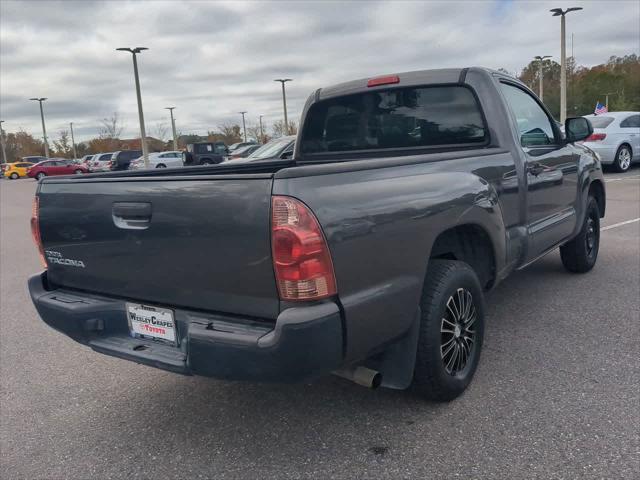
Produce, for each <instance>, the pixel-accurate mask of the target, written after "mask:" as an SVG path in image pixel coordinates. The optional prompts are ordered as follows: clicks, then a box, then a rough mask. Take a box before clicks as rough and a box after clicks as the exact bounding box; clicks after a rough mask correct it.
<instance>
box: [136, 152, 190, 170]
mask: <svg viewBox="0 0 640 480" xmlns="http://www.w3.org/2000/svg"><path fill="white" fill-rule="evenodd" d="M171 167H182V152H180V151H177V150H175V151H171V152H156V153H150V154H149V168H171ZM129 169H130V170H143V169H144V157H140V158H136V159H135V160H132V161H131V164H130V165H129Z"/></svg>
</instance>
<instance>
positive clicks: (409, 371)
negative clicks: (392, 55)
mask: <svg viewBox="0 0 640 480" xmlns="http://www.w3.org/2000/svg"><path fill="white" fill-rule="evenodd" d="M300 124H301V125H302V128H301V130H300V132H299V134H298V137H297V139H296V143H295V152H294V155H293V158H292V159H287V160H281V159H276V160H273V161H267V162H255V163H243V164H233V163H231V164H222V165H211V166H194V167H191V168H188V169H185V168H182V169H177V168H176V169H171V168H169V169H162V170H160V171H159V170H151V171H135V172H130V171H125V172H109V173H103V174H92V175H83V176H81V177H67V178H45V179H43V180H41V181H40V183H39V185H38V188H37V192H36V197H35V201H34V206H33V216H32V220H31V225H32V232H33V237H34V239H35V243H36V244H37V247H38V250H39V253H40V256H41V258H42V263H43V265H44V268H45V270H44V271H43V272H42V273H41V274H38V275H35V276H33V277H32V278H30V279H29V291H30V293H31V298H32V300H33V303H34V304H35V307H36V308H37V310H38V313H39V314H40V316H41V317H42V319H43V320H44V322H46V323H47V324H48V325H50V326H51V327H53V328H54V329H56V330H58V331H60V332H62V333H64V334H65V335H67V336H69V337H71V338H72V339H74V340H76V341H78V342H80V343H82V344H84V345H87V346H88V347H90V348H92V349H93V350H95V351H96V352H100V353H103V354H107V355H112V356H115V357H120V358H122V359H126V360H131V361H134V362H138V363H141V364H145V365H149V366H153V367H157V368H160V369H164V370H169V371H172V372H176V373H180V374H187V375H191V374H195V375H203V376H210V377H216V378H222V379H230V380H246V381H256V382H301V381H307V380H309V379H313V378H316V377H318V376H322V375H326V374H332V373H333V374H337V375H340V376H342V377H345V378H348V379H350V380H352V381H354V382H356V383H359V384H363V385H368V386H372V387H375V386H378V385H382V386H385V387H390V388H395V389H407V388H409V387H411V389H413V390H414V391H416V392H418V393H420V394H422V395H424V396H425V397H427V398H429V399H432V400H436V401H449V400H451V399H453V398H455V397H457V396H458V395H460V394H461V393H462V392H463V391H464V390H465V388H466V387H467V386H468V385H469V383H470V381H471V379H472V377H473V375H474V372H475V370H476V367H477V366H478V362H479V359H480V351H481V348H482V341H483V334H484V327H485V321H486V318H485V311H486V310H485V304H484V296H485V292H487V291H488V290H490V289H492V288H493V287H495V286H496V285H497V284H498V283H500V282H501V281H502V280H504V279H505V278H506V277H507V276H508V275H509V274H510V273H512V272H513V271H514V270H518V269H521V268H523V267H525V266H527V265H528V264H530V263H531V262H533V261H535V260H536V259H538V258H540V257H542V256H543V255H545V254H547V253H549V252H551V251H553V250H554V249H557V248H559V249H560V257H561V260H562V263H563V264H564V266H565V267H566V269H567V270H569V271H570V272H576V273H584V272H588V271H589V270H591V269H592V268H593V266H594V264H595V262H596V258H597V255H598V247H599V231H600V219H601V218H602V217H603V216H604V213H605V203H606V201H605V185H604V182H603V176H602V170H601V165H600V162H599V159H598V157H597V155H596V154H595V153H593V152H592V151H591V150H589V149H588V148H586V147H584V146H582V145H581V144H580V141H581V140H583V139H585V138H587V137H588V136H589V135H590V134H591V132H592V131H593V129H592V127H591V124H590V123H589V121H588V120H587V119H585V118H570V119H568V120H567V121H566V123H565V133H564V134H562V133H561V131H560V128H559V127H558V125H557V124H556V122H555V121H554V120H553V118H552V116H551V115H550V113H549V111H548V110H547V109H546V107H545V106H544V104H543V103H542V102H541V101H540V100H539V99H538V98H537V97H536V95H535V94H534V93H533V92H532V91H531V90H530V89H529V88H527V86H526V85H524V84H523V83H521V82H519V81H518V80H516V79H514V78H511V77H509V76H506V75H503V74H502V73H499V72H495V71H492V70H487V69H483V68H477V67H473V68H462V69H444V70H426V71H418V72H409V73H400V74H396V75H386V76H382V77H374V78H368V79H362V80H355V81H350V82H347V83H343V84H339V85H335V86H331V87H328V88H320V89H318V90H316V91H315V92H313V93H312V94H311V96H310V97H309V99H308V101H307V102H306V105H305V107H304V110H303V112H302V117H301V123H300ZM567 281H570V277H569V276H568V277H567Z"/></svg>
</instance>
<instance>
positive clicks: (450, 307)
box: [413, 260, 484, 402]
mask: <svg viewBox="0 0 640 480" xmlns="http://www.w3.org/2000/svg"><path fill="white" fill-rule="evenodd" d="M461 292H462V298H463V300H464V301H465V302H466V303H462V304H460V303H459V302H458V305H466V304H467V303H469V304H470V305H471V306H470V307H469V308H468V309H467V308H466V307H463V308H461V309H460V310H462V311H463V312H462V313H463V314H464V315H459V316H458V317H457V318H458V321H456V317H455V313H456V312H455V310H456V309H457V307H456V306H455V305H456V299H457V300H458V301H459V300H460V298H461V297H460V293H461ZM451 302H453V304H452V303H451ZM420 307H421V309H422V318H421V321H420V335H419V339H418V351H417V355H416V365H415V369H414V373H413V388H414V390H416V391H417V392H418V393H419V394H420V395H422V396H423V397H425V398H427V399H429V400H434V401H438V402H448V401H450V400H453V399H454V398H456V397H458V396H459V395H460V394H462V392H464V391H465V389H466V388H467V386H468V385H469V383H470V382H471V379H472V378H473V374H474V373H475V371H476V368H477V366H478V363H479V361H480V351H481V350H482V338H483V335H484V295H483V292H482V287H481V286H480V281H479V280H478V276H477V275H476V273H475V272H474V271H473V269H472V268H471V267H470V266H469V265H467V264H466V263H464V262H458V261H453V260H431V261H430V262H429V267H428V269H427V278H426V280H425V282H424V288H423V291H422V299H421V301H420ZM450 325H454V326H453V327H451V326H450ZM455 325H457V326H455ZM451 349H453V350H451ZM454 354H456V357H455V359H454V357H453V356H454ZM457 354H459V356H460V357H459V359H458V356H457ZM452 362H453V363H452ZM456 367H458V368H456Z"/></svg>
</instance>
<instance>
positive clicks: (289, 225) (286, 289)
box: [271, 196, 336, 300]
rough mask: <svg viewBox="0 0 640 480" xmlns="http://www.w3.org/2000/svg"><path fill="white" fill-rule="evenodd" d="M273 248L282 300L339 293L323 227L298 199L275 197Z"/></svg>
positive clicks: (272, 211) (274, 265) (310, 298)
mask: <svg viewBox="0 0 640 480" xmlns="http://www.w3.org/2000/svg"><path fill="white" fill-rule="evenodd" d="M271 251H272V255H273V267H274V270H275V274H276V282H277V284H278V292H279V293H280V298H281V299H282V300H318V299H320V298H326V297H330V296H332V295H335V294H336V279H335V275H334V272H333V264H332V262H331V254H330V253H329V247H328V246H327V242H326V240H325V238H324V235H323V233H322V229H321V228H320V224H319V223H318V220H317V219H316V217H315V216H314V215H313V213H312V212H311V210H309V208H308V207H307V206H306V205H304V204H303V203H302V202H300V201H299V200H296V199H295V198H291V197H282V196H275V197H273V199H272V202H271Z"/></svg>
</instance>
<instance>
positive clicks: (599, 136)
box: [584, 112, 640, 172]
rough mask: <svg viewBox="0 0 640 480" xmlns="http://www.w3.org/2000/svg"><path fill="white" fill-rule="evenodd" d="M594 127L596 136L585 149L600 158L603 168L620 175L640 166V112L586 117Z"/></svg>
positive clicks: (586, 142)
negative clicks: (608, 166) (639, 163)
mask: <svg viewBox="0 0 640 480" xmlns="http://www.w3.org/2000/svg"><path fill="white" fill-rule="evenodd" d="M585 118H588V119H589V121H590V122H591V124H592V125H593V135H591V136H590V137H589V138H587V139H586V140H585V141H584V145H585V146H587V147H589V148H590V149H591V150H593V151H594V152H596V153H598V155H600V158H601V160H602V164H603V165H613V167H614V168H615V169H616V170H617V171H618V172H626V171H627V170H629V167H630V166H631V163H633V162H640V112H609V113H603V114H600V115H585Z"/></svg>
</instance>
